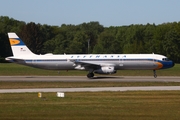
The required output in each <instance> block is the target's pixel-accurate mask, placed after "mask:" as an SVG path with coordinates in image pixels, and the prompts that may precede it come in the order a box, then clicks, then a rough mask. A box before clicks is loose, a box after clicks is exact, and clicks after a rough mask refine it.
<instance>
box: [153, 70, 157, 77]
mask: <svg viewBox="0 0 180 120" xmlns="http://www.w3.org/2000/svg"><path fill="white" fill-rule="evenodd" d="M153 73H154V78H157V74H156V70H153Z"/></svg>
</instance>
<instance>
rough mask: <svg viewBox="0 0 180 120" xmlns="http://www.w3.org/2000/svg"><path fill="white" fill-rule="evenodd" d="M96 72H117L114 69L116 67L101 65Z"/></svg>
mask: <svg viewBox="0 0 180 120" xmlns="http://www.w3.org/2000/svg"><path fill="white" fill-rule="evenodd" d="M94 73H97V74H114V73H116V70H114V67H101V68H100V69H97V70H94Z"/></svg>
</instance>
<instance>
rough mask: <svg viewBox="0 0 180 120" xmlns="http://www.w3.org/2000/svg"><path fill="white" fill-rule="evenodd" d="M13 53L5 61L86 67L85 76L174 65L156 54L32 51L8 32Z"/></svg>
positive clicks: (47, 66)
mask: <svg viewBox="0 0 180 120" xmlns="http://www.w3.org/2000/svg"><path fill="white" fill-rule="evenodd" d="M8 37H9V41H10V45H11V48H12V52H13V56H10V57H7V58H6V60H8V61H10V62H14V63H18V64H22V65H27V66H31V67H35V68H42V69H50V70H86V71H88V72H89V73H88V74H87V77H88V78H93V77H94V73H97V74H114V73H116V72H117V70H152V71H153V73H154V77H155V78H156V77H157V75H156V70H159V69H167V68H171V67H173V66H174V62H173V61H171V60H169V59H168V58H167V57H166V56H163V55H159V54H62V55H53V54H45V55H37V54H34V53H32V52H31V51H30V50H29V49H28V47H27V46H26V45H25V44H24V42H23V41H22V40H21V39H20V38H19V37H18V36H17V35H16V33H8Z"/></svg>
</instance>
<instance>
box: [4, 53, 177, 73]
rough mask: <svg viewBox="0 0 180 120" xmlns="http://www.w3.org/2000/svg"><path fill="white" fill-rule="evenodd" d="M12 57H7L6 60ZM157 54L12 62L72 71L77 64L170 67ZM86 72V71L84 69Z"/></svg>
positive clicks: (117, 67)
mask: <svg viewBox="0 0 180 120" xmlns="http://www.w3.org/2000/svg"><path fill="white" fill-rule="evenodd" d="M11 58H12V59H13V58H14V57H8V59H11ZM163 59H166V57H165V56H163V55H158V54H72V55H66V54H64V55H52V54H46V55H32V56H24V55H23V56H22V57H21V56H19V57H16V60H14V61H13V62H16V63H19V64H24V65H27V66H32V67H36V68H42V69H52V70H72V69H78V67H77V65H78V64H77V63H78V62H80V63H81V64H82V63H83V62H84V63H86V64H88V63H89V64H95V65H99V66H114V69H115V70H123V69H152V70H157V69H163V68H168V67H170V66H172V64H174V63H172V61H168V60H163ZM79 70H84V69H79ZM86 70H88V69H86Z"/></svg>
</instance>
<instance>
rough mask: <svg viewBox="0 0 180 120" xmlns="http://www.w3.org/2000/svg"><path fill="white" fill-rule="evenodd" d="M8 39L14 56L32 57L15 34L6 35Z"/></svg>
mask: <svg viewBox="0 0 180 120" xmlns="http://www.w3.org/2000/svg"><path fill="white" fill-rule="evenodd" d="M8 37H9V42H10V45H11V49H12V52H13V55H14V56H24V55H34V53H32V52H31V51H30V50H29V48H28V47H27V46H26V45H25V44H24V42H23V41H22V40H21V39H20V38H19V37H18V36H17V35H16V33H8Z"/></svg>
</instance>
